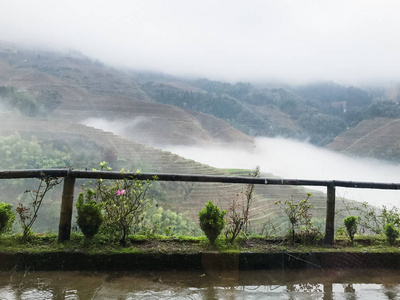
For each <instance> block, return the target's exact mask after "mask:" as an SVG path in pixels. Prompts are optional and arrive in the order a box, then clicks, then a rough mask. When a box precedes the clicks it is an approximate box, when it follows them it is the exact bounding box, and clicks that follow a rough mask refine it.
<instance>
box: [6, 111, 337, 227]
mask: <svg viewBox="0 0 400 300" xmlns="http://www.w3.org/2000/svg"><path fill="white" fill-rule="evenodd" d="M0 125H1V126H0V133H1V135H3V136H4V135H10V134H15V133H18V134H19V135H20V136H22V137H26V138H28V139H29V138H32V136H34V137H35V138H37V139H38V140H39V141H47V142H48V141H50V142H53V143H57V142H59V141H62V140H66V141H71V140H77V139H80V140H85V141H91V142H93V145H96V146H95V147H93V149H91V151H93V152H95V151H99V152H102V151H104V149H108V150H109V151H110V150H111V151H113V152H114V153H115V155H116V157H117V159H119V160H122V161H123V162H124V164H125V165H126V166H125V168H126V169H130V170H136V169H141V171H142V172H155V173H178V174H204V175H229V176H246V175H248V174H249V171H248V170H237V171H234V172H232V171H231V170H224V169H216V168H213V167H211V166H208V165H204V164H200V163H197V162H195V161H193V160H188V159H185V158H183V157H181V156H178V155H175V154H172V153H170V152H166V151H162V150H160V149H156V148H153V147H149V146H145V145H143V144H140V143H138V142H135V141H133V140H130V139H124V138H122V137H120V136H117V135H114V134H112V133H110V132H104V131H102V130H99V129H95V128H92V127H89V126H85V125H81V124H76V123H67V122H64V121H57V120H45V119H43V120H38V119H34V118H22V119H21V118H20V117H18V118H16V117H5V116H3V117H2V118H1V121H0ZM4 128H13V129H12V130H10V129H4ZM72 150H73V149H72ZM87 167H88V168H92V167H96V166H87ZM81 168H82V167H81ZM262 177H268V178H272V177H274V175H273V174H270V173H262ZM81 183H82V182H80V184H81ZM155 189H157V192H156V200H157V201H158V202H159V203H160V204H161V205H162V206H164V207H167V208H170V209H172V210H174V211H177V212H181V213H184V214H185V215H187V216H189V217H190V218H191V219H192V220H194V221H197V214H198V211H199V210H200V209H201V208H202V207H203V206H204V204H205V203H206V202H207V201H208V200H213V201H214V202H215V203H218V204H219V205H220V206H221V207H222V208H223V209H229V206H230V205H231V202H232V198H233V197H235V196H236V195H237V194H239V195H240V193H241V192H243V191H244V190H245V189H246V185H239V184H223V183H184V182H158V183H157V184H156V185H155ZM77 190H79V186H78V187H77ZM307 192H310V190H309V189H307V190H306V189H305V188H303V187H290V186H268V185H266V186H264V185H262V186H256V187H255V195H254V200H253V204H252V206H251V211H250V216H251V227H252V228H254V230H257V231H261V230H263V228H264V233H266V231H267V229H268V230H269V231H270V233H273V232H272V231H275V232H280V233H282V232H283V231H284V228H285V227H286V226H287V222H286V221H282V220H283V219H282V218H281V219H280V220H281V221H279V219H277V217H279V216H282V211H281V209H280V208H279V207H278V206H276V205H275V204H274V203H275V202H276V201H277V200H284V199H290V198H291V197H293V199H294V201H299V200H302V199H304V197H305V195H306V193H307ZM311 192H312V193H313V194H314V196H313V197H312V198H311V199H310V200H311V203H313V204H314V206H315V209H314V210H313V212H312V213H313V215H314V216H315V217H316V218H324V216H325V201H326V196H325V195H324V194H323V193H322V192H316V191H311ZM57 201H58V200H57ZM338 206H339V208H340V203H338ZM271 222H272V223H271ZM271 224H273V225H271Z"/></svg>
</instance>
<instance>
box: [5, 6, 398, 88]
mask: <svg viewBox="0 0 400 300" xmlns="http://www.w3.org/2000/svg"><path fill="white" fill-rule="evenodd" d="M0 40H5V41H11V42H22V41H23V42H27V43H28V44H29V45H34V46H41V47H52V48H55V49H61V50H62V49H74V50H78V51H80V52H82V53H83V54H86V55H89V56H91V57H93V58H97V59H100V60H102V61H104V62H105V63H107V64H113V65H123V66H128V67H133V68H137V69H150V70H154V71H160V72H165V73H170V74H177V75H195V76H204V77H209V78H212V79H219V80H231V81H236V80H244V81H252V80H267V79H271V78H274V79H278V80H282V81H287V82H305V81H309V80H334V81H338V82H341V83H349V84H358V83H362V82H364V81H376V80H377V81H379V82H381V81H386V80H394V81H398V79H399V78H400V1H398V0H384V1H382V0H334V1H323V0H292V1H290V0H272V1H271V0H260V1H258V0H256V1H252V0H246V1H238V0H202V1H190V0H140V1H137V0H126V1H123V0H112V1H104V0H96V1H87V0H68V1H57V0H47V1H45V0H35V1H32V0H2V1H1V7H0Z"/></svg>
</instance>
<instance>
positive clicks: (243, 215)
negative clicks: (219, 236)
mask: <svg viewBox="0 0 400 300" xmlns="http://www.w3.org/2000/svg"><path fill="white" fill-rule="evenodd" d="M259 174H260V167H256V169H255V170H254V172H252V173H250V174H249V175H250V176H252V177H257V176H258V175H259ZM253 191H254V184H248V185H247V187H246V190H245V191H242V192H240V193H237V194H236V195H235V196H233V197H232V202H231V204H230V206H229V208H228V210H227V212H226V217H227V220H226V225H227V226H226V227H225V237H226V240H227V242H229V243H231V244H232V243H233V242H234V240H235V239H236V237H237V236H238V235H239V234H240V233H241V232H242V231H244V232H245V233H248V225H249V223H250V221H249V218H250V206H251V204H252V202H253Z"/></svg>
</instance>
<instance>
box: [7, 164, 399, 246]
mask: <svg viewBox="0 0 400 300" xmlns="http://www.w3.org/2000/svg"><path fill="white" fill-rule="evenodd" d="M47 176H50V177H64V178H65V181H64V189H63V196H62V203H61V213H60V226H59V236H58V238H59V240H60V241H65V240H68V239H69V237H70V232H71V218H72V204H73V194H74V185H75V179H77V178H88V179H111V180H118V179H134V178H135V179H139V180H147V179H149V180H152V179H153V178H154V177H157V180H160V181H189V182H219V183H241V184H263V185H301V186H326V187H327V201H326V224H325V240H324V241H325V243H326V244H333V243H334V221H335V187H347V188H358V189H384V190H399V189H400V183H377V182H359V181H339V180H304V179H276V178H258V177H251V176H249V177H230V176H216V175H190V174H163V173H139V174H138V173H133V172H125V173H121V172H112V171H92V170H72V169H66V168H65V169H42V170H37V169H35V170H3V171H0V179H18V178H43V177H47Z"/></svg>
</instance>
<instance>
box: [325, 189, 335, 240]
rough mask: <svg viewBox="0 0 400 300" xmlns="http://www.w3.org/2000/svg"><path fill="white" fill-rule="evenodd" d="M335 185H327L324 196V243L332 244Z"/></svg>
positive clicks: (333, 237)
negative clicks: (325, 195)
mask: <svg viewBox="0 0 400 300" xmlns="http://www.w3.org/2000/svg"><path fill="white" fill-rule="evenodd" d="M335 192H336V189H335V186H334V185H333V183H330V184H329V185H328V191H327V198H326V224H325V239H324V243H325V244H327V245H333V243H334V240H335Z"/></svg>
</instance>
